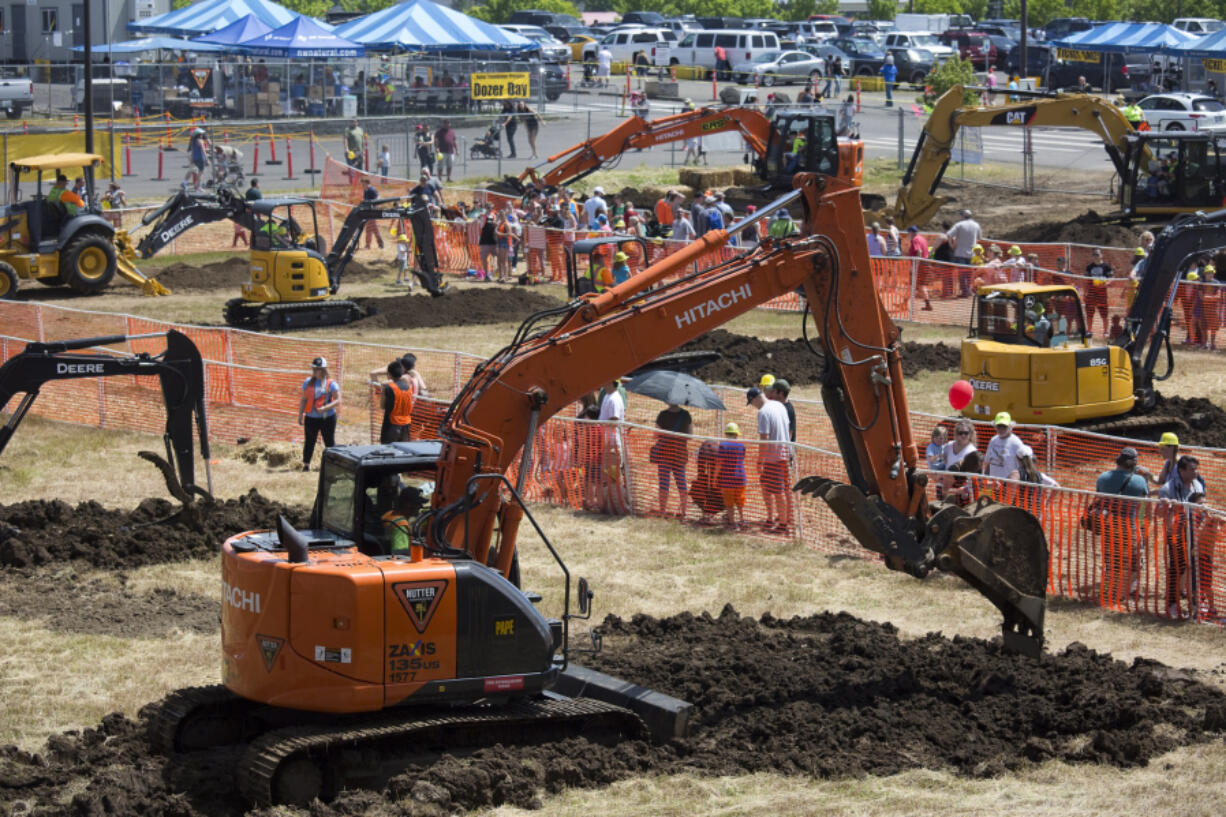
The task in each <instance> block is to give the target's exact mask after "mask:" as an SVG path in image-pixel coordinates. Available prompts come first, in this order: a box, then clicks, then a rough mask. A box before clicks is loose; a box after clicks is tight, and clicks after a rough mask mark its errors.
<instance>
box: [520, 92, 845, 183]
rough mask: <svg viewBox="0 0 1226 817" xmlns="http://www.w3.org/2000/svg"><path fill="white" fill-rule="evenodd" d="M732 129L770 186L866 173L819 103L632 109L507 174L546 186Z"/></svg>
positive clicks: (758, 171) (832, 119)
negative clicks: (652, 111) (771, 111)
mask: <svg viewBox="0 0 1226 817" xmlns="http://www.w3.org/2000/svg"><path fill="white" fill-rule="evenodd" d="M734 132H735V133H739V134H740V135H741V137H742V138H743V139H744V140H745V144H746V145H747V146H748V150H749V151H752V152H753V154H754V156H755V158H754V162H753V164H754V169H755V170H756V171H757V173H758V176H759V177H761V178H762V179H763V180H764V181H766V182H767V183H768V184H769V185H770V186H771V187H773V188H778V189H785V190H786V189H790V188H791V187H792V176H793V175H794V174H796V173H821V174H824V175H828V176H837V177H839V178H841V179H844V180H846V181H848V182H850V183H852V184H854V185H857V186H858V185H859V184H860V182H861V179H862V177H863V175H864V143H863V142H862V141H860V140H858V139H839V138H836V136H835V116H834V114H832V113H829V112H827V111H823V110H821V109H820V108H819V109H812V108H796V109H782V110H780V111H778V112H776V113H775V115H774V117H773V118H768V117H767V116H765V115H764V114H761V113H759V112H758V111H755V110H753V109H752V108H698V109H696V110H692V111H683V112H682V113H679V114H674V115H672V116H665V117H662V118H660V119H652V120H647V119H641V118H639V117H637V116H632V117H630V118H629V119H627V120H626V121H625V122H622V123H621V124H620V125H618V126H617V127H615V128H613V129H612V130H610V131H609V132H608V133H604V134H601V135H600V136H593V137H592V138H591V139H587V140H586V141H583V142H580V143H579V144H577V145H572V146H571V147H569V148H567V149H566V150H564V151H562V152H561V153H557V154H555V155H553V156H550V157H548V158H547V159H545V161H544V162H542V163H541V164H540V165H538V166H536V167H529V168H528V169H527V170H525V171H524V172H523V173H521V174H520V176H519V179H518V180H513V179H508V181H515V182H517V184H518V186H519V187H520V189H522V187H523V185H524V184H527V183H530V184H532V186H533V187H535V188H536V189H537V190H545V191H552V190H553V189H555V188H558V187H561V186H563V185H567V184H570V183H571V182H573V181H576V180H577V179H582V178H583V177H584V176H587V175H589V174H591V173H594V172H595V171H597V170H600V169H601V168H603V167H605V166H607V165H609V164H611V163H613V162H614V161H616V160H617V159H618V158H619V157H621V155H622V154H623V153H625V152H626V151H629V150H642V149H643V148H649V147H654V146H655V145H662V144H665V143H668V142H677V141H680V140H683V139H690V138H694V137H702V136H712V135H714V134H717V133H734ZM798 147H799V150H797V149H796V148H798ZM551 165H552V166H551ZM545 168H548V169H547V170H546V169H545Z"/></svg>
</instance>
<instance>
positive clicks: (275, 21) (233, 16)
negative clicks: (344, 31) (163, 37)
mask: <svg viewBox="0 0 1226 817" xmlns="http://www.w3.org/2000/svg"><path fill="white" fill-rule="evenodd" d="M247 15H251V16H253V17H255V18H256V19H257V20H259V21H260V22H261V23H263V24H264V25H266V26H268V27H269V28H270V29H272V28H279V27H281V26H283V25H285V24H286V23H288V22H290V21H291V20H293V19H295V18H297V17H299V16H300V15H299V14H298V12H296V11H290V10H289V9H287V8H286V7H285V6H282V5H280V4H279V3H274V2H272V0H197V2H195V3H192V4H191V5H190V6H186V7H184V8H181V9H175V10H174V11H168V12H166V13H165V14H159V15H157V16H156V17H150V18H149V19H148V20H142V21H140V22H132V23H128V31H131V32H133V33H135V34H169V35H172V36H180V37H193V36H198V35H200V34H209V33H212V32H214V31H217V30H218V29H221V28H225V27H226V26H228V25H230V24H231V23H234V22H236V21H237V20H240V19H242V18H243V17H246V16H247Z"/></svg>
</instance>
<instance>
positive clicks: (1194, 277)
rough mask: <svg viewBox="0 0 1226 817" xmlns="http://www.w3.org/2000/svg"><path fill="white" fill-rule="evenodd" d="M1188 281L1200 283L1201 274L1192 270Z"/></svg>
mask: <svg viewBox="0 0 1226 817" xmlns="http://www.w3.org/2000/svg"><path fill="white" fill-rule="evenodd" d="M1188 280H1189V281H1199V280H1200V273H1199V272H1197V271H1196V270H1192V271H1191V272H1189V273H1188Z"/></svg>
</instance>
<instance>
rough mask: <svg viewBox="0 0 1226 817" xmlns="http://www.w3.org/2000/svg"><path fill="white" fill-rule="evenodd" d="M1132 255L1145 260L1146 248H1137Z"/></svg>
mask: <svg viewBox="0 0 1226 817" xmlns="http://www.w3.org/2000/svg"><path fill="white" fill-rule="evenodd" d="M1132 254H1133V255H1135V256H1137V257H1138V258H1144V257H1145V248H1144V247H1137V248H1136V249H1135V250H1133V251H1132Z"/></svg>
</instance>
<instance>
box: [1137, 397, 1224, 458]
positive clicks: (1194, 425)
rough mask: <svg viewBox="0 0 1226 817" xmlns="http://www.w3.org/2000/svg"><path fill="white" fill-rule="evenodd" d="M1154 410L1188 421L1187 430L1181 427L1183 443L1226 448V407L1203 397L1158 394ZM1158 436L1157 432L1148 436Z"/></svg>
mask: <svg viewBox="0 0 1226 817" xmlns="http://www.w3.org/2000/svg"><path fill="white" fill-rule="evenodd" d="M1153 413H1154V414H1158V415H1162V416H1164V417H1179V418H1181V419H1183V420H1184V422H1186V423H1187V424H1188V428H1187V429H1186V430H1184V429H1180V431H1179V441H1180V442H1181V443H1183V444H1184V445H1204V446H1209V447H1210V448H1226V410H1223V409H1222V408H1221V407H1220V406H1218V405H1215V404H1214V403H1211V402H1209V400H1207V399H1205V398H1204V397H1164V396H1162V395H1159V396H1158V404H1157V405H1156V406H1155V407H1154V411H1153ZM1158 436H1159V435H1158V434H1157V433H1154V434H1151V435H1149V436H1147V437H1146V438H1145V439H1152V440H1156V439H1158Z"/></svg>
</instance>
